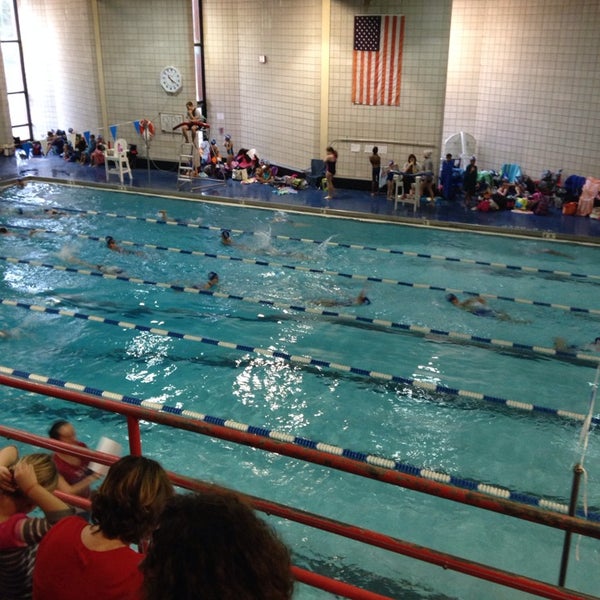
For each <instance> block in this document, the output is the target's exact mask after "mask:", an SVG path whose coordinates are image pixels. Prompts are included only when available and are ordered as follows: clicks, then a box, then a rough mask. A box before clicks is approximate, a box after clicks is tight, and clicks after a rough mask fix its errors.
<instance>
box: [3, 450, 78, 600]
mask: <svg viewBox="0 0 600 600" xmlns="http://www.w3.org/2000/svg"><path fill="white" fill-rule="evenodd" d="M18 456H19V455H18V451H17V448H16V447H15V446H6V447H5V448H2V449H1V450H0V598H10V599H11V600H18V599H20V598H31V575H32V572H33V563H34V559H35V553H36V550H37V547H38V543H39V542H40V540H41V539H42V538H43V537H44V535H46V533H47V532H48V531H49V530H50V528H51V527H52V525H53V524H54V523H56V522H57V521H59V520H60V519H61V518H63V517H66V516H68V515H71V514H72V513H73V510H72V509H71V508H70V507H69V506H67V505H66V504H65V503H64V502H63V501H62V500H60V499H59V498H57V497H56V496H54V494H53V493H52V491H53V490H55V489H56V486H57V484H58V472H57V470H56V467H55V465H54V463H53V462H52V458H51V456H50V455H49V454H42V453H37V454H29V455H27V456H24V457H23V458H21V459H20V460H18ZM36 507H39V508H41V509H42V510H43V511H44V514H45V516H44V517H35V518H34V517H29V516H27V513H29V512H31V511H32V510H33V509H34V508H36Z"/></svg>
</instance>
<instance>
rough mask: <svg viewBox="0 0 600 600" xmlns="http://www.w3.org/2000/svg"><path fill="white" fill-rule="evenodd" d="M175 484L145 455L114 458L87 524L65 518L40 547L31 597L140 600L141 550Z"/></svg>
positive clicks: (62, 599) (43, 599)
mask: <svg viewBox="0 0 600 600" xmlns="http://www.w3.org/2000/svg"><path fill="white" fill-rule="evenodd" d="M172 494H173V487H172V485H171V482H170V481H169V477H168V475H167V473H166V472H165V470H164V469H163V468H162V467H161V466H160V464H158V463H157V462H156V461H154V460H151V459H149V458H146V457H143V456H125V457H123V458H121V459H120V460H118V461H117V462H116V463H114V464H113V465H112V466H111V468H110V469H109V471H108V474H107V475H106V478H105V479H104V481H103V482H102V484H101V485H100V487H99V488H98V490H97V492H96V493H95V494H94V495H93V497H92V509H91V523H88V522H87V521H85V520H84V519H82V518H81V517H78V516H74V517H68V518H66V519H63V520H62V521H61V522H60V523H58V524H57V527H56V528H55V529H53V530H51V531H50V533H49V535H48V536H46V538H45V539H44V540H43V544H40V547H39V549H38V555H37V559H36V564H35V568H34V573H33V598H34V600H56V598H60V599H61V600H81V598H85V600H134V599H136V600H137V599H139V597H140V593H141V587H142V574H141V572H140V570H139V564H140V562H141V560H142V554H140V553H139V552H137V551H135V550H134V549H132V548H130V547H129V546H130V545H131V544H138V545H139V544H140V543H143V542H144V541H146V540H147V538H148V537H149V536H150V535H151V533H152V531H153V529H154V528H155V527H156V525H157V523H158V517H159V515H160V513H161V511H162V509H163V507H164V506H165V504H166V502H167V500H168V498H170V497H171V495H172Z"/></svg>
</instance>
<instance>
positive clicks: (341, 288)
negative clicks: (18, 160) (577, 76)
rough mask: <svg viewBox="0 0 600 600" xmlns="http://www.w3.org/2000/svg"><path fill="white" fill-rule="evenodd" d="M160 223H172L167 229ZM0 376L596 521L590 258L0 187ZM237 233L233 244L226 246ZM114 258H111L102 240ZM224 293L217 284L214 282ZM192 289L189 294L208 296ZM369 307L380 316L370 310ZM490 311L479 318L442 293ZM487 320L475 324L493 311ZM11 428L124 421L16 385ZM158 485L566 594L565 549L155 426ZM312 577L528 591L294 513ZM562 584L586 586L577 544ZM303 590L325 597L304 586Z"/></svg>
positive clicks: (482, 518) (431, 232)
mask: <svg viewBox="0 0 600 600" xmlns="http://www.w3.org/2000/svg"><path fill="white" fill-rule="evenodd" d="M161 211H166V214H165V213H162V212H161ZM0 225H1V226H4V227H6V228H7V233H5V234H3V235H0V273H1V275H2V276H1V279H0V330H2V332H3V335H2V337H0V348H1V349H2V353H1V356H2V359H1V360H0V365H1V366H2V367H6V368H7V369H9V370H10V369H16V370H19V371H23V372H27V373H36V374H41V375H44V376H48V377H52V378H55V379H57V380H61V381H69V382H78V383H81V384H83V385H89V386H93V387H96V388H101V389H103V390H109V391H113V392H118V393H119V394H123V395H129V396H133V397H136V398H142V399H146V400H152V401H153V402H155V403H160V404H164V405H167V406H173V407H178V408H185V409H187V410H191V411H197V412H200V413H203V414H207V415H212V416H215V417H218V418H223V419H231V420H234V421H237V422H241V423H246V424H250V425H253V426H256V427H260V428H266V429H269V430H277V431H281V432H285V433H288V434H291V435H293V436H301V437H304V438H307V439H309V440H314V441H320V442H324V443H327V444H331V445H334V446H339V447H341V448H345V449H350V450H353V451H355V452H358V453H365V454H368V455H377V456H380V457H384V458H387V459H390V460H392V461H398V462H400V463H402V464H405V465H411V466H414V467H416V468H417V469H428V470H431V471H434V472H439V473H440V474H444V475H447V476H450V477H452V478H455V479H457V480H461V481H466V482H481V483H485V484H489V485H491V486H498V487H500V488H503V489H505V490H507V493H509V494H512V495H514V496H515V497H517V496H518V495H519V494H522V495H523V496H524V497H527V498H539V499H543V501H544V502H547V503H548V504H552V503H556V505H558V506H565V505H566V504H567V503H568V499H569V494H570V488H571V481H572V473H573V466H574V465H575V464H576V463H577V462H581V461H582V460H583V461H584V466H585V468H586V481H585V485H584V486H583V489H582V494H583V493H585V497H586V501H587V506H588V509H589V512H590V518H595V519H600V477H599V475H598V459H599V457H600V445H599V444H598V441H597V431H596V428H595V427H594V428H592V430H591V431H590V434H589V436H588V437H586V445H585V447H584V444H583V443H582V441H581V439H580V436H581V432H582V428H583V418H584V417H585V416H586V415H588V413H589V412H590V411H592V413H593V415H594V423H595V422H596V420H595V419H596V416H597V410H596V409H595V406H594V401H595V386H594V382H595V379H596V375H597V366H598V362H599V361H600V349H598V350H597V349H596V348H595V346H594V340H595V338H596V337H600V305H599V304H598V302H597V298H598V291H599V289H600V288H599V286H600V268H599V266H598V264H599V260H598V259H599V256H600V250H599V249H598V248H597V247H596V246H593V245H585V244H576V243H562V242H559V241H556V240H544V239H539V238H538V239H531V238H526V237H516V236H515V237H512V236H508V235H502V236H501V235H495V234H483V233H476V232H460V231H456V230H452V231H450V230H443V229H436V228H432V227H423V226H410V225H403V224H398V223H373V222H367V221H366V220H361V221H359V220H357V219H342V218H333V217H323V216H317V215H313V214H304V213H302V212H277V211H273V210H267V209H258V208H248V207H244V206H234V205H231V204H220V203H212V202H198V201H194V202H192V201H187V200H183V199H178V198H174V197H169V198H167V197H159V196H152V195H147V194H134V193H127V192H116V191H114V190H103V189H101V188H92V187H89V188H88V187H80V186H73V185H70V186H67V185H58V184H50V183H46V182H41V181H40V182H33V183H29V184H28V185H27V186H26V187H24V188H22V189H21V188H18V187H16V186H14V187H13V186H11V187H7V188H5V189H4V190H2V193H1V194H0ZM223 230H227V231H228V232H230V239H231V240H232V242H233V243H232V244H231V245H224V244H223V243H222V241H221V237H222V231H223ZM107 236H110V237H112V238H114V240H115V242H116V244H117V246H118V247H119V248H120V249H121V251H111V250H110V249H109V248H108V247H107V243H106V237H107ZM210 272H216V273H218V275H219V283H218V285H217V286H215V287H211V288H209V289H206V288H205V282H206V281H207V278H208V274H209V273H210ZM194 286H196V287H194ZM360 294H363V295H366V296H367V297H368V299H369V301H370V303H363V304H356V303H355V299H356V298H358V297H359V295H360ZM449 294H454V295H455V296H456V297H457V298H458V299H459V300H461V301H462V300H465V299H467V298H472V297H474V296H475V295H477V294H481V295H482V296H484V298H485V300H486V301H487V305H486V306H487V307H488V309H489V311H491V312H486V313H485V314H474V313H472V312H470V311H468V310H462V309H461V308H459V307H457V306H454V305H453V304H452V303H450V302H449V301H448V300H447V296H448V295H449ZM482 310H483V309H482ZM2 397H3V398H2V404H1V405H0V419H1V421H2V423H3V424H5V425H8V426H13V427H19V426H22V427H25V428H28V429H30V430H31V431H34V432H35V433H38V434H40V435H45V434H46V432H47V429H48V427H49V425H50V424H51V422H52V421H54V420H55V419H58V418H62V419H68V420H70V421H73V422H74V423H75V424H76V428H77V431H78V434H79V437H80V439H82V440H83V441H85V442H86V443H88V444H89V445H90V446H93V447H94V446H95V445H96V443H97V441H98V439H99V438H100V436H102V435H107V436H109V437H111V438H113V439H116V440H117V441H119V442H120V443H121V444H122V445H123V446H124V447H127V439H126V436H127V427H126V423H125V421H124V420H123V419H122V418H121V417H119V416H117V415H107V414H101V413H99V412H98V411H93V410H90V409H86V408H85V407H83V406H76V405H74V404H69V403H66V402H61V401H57V400H50V399H47V398H42V397H38V396H34V395H31V394H26V393H23V392H20V391H18V390H16V389H11V388H4V389H2ZM142 430H143V438H142V443H143V449H144V452H145V454H147V455H149V456H151V457H153V458H156V459H157V460H160V461H161V462H162V464H163V465H164V466H165V467H166V468H167V469H172V470H176V471H178V472H180V473H183V474H185V475H189V476H191V477H197V478H200V479H203V480H207V481H213V482H216V483H220V484H223V485H227V486H229V487H232V488H234V489H237V490H240V491H242V492H245V493H248V494H253V495H257V496H264V497H268V498H270V499H272V500H275V501H278V502H283V503H287V504H290V505H292V506H294V507H296V508H300V509H303V510H306V511H312V512H317V513H320V514H323V515H325V516H328V517H331V518H334V519H339V520H341V521H344V522H348V523H352V524H355V525H358V526H360V527H366V528H369V529H373V530H375V531H379V532H382V533H386V534H388V535H391V536H395V537H398V538H401V539H404V540H407V541H409V542H413V543H415V544H421V545H425V546H431V547H432V548H435V549H436V550H439V551H441V552H448V553H452V554H457V555H459V556H462V557H464V558H467V559H470V560H473V561H477V562H481V563H485V564H489V565H493V566H496V567H498V568H501V569H505V570H508V571H514V572H517V573H520V574H523V575H526V576H528V577H532V578H536V579H540V580H544V581H548V582H551V583H556V581H557V578H558V571H559V566H560V558H561V550H562V542H563V537H564V534H563V533H562V532H560V531H559V530H551V529H548V528H545V527H541V526H539V525H535V524H531V523H527V522H523V521H517V520H516V519H509V518H506V517H502V516H500V515H495V514H492V513H485V512H484V511H480V510H476V509H474V508H471V507H469V506H465V505H461V504H455V503H451V502H447V501H443V500H441V499H438V498H435V497H432V496H427V495H424V494H419V493H416V492H412V491H410V490H405V489H401V488H397V487H394V486H390V485H385V484H383V483H379V482H376V481H371V480H363V479H358V478H357V477H355V476H351V475H348V474H345V473H340V472H337V471H334V470H328V469H325V468H321V467H318V466H316V465H312V464H308V463H301V462H295V461H292V460H290V459H287V458H285V457H282V456H278V455H273V454H268V453H264V452H260V451H258V450H255V449H252V448H247V447H241V446H235V445H234V444H232V443H227V442H223V441H218V440H214V439H210V438H205V437H203V436H198V435H193V434H191V433H186V432H183V431H179V430H174V429H170V428H167V427H161V426H158V425H154V424H150V423H146V424H144V425H142ZM276 525H277V527H278V529H279V530H280V531H281V532H282V535H283V536H284V538H285V539H286V540H287V541H288V542H289V544H290V546H291V547H292V548H293V550H294V560H295V562H296V564H298V565H299V566H304V567H306V568H309V569H313V570H315V571H318V572H319V573H322V574H326V575H330V576H343V577H344V579H345V580H346V581H348V582H351V583H353V584H355V585H359V586H364V587H368V588H369V589H371V590H373V591H377V592H379V593H382V594H386V595H389V596H390V597H402V598H410V599H413V598H414V599H419V598H438V599H442V598H457V599H458V598H460V599H461V600H480V599H481V598H483V597H485V598H498V599H500V598H502V599H507V598H509V599H513V598H514V599H521V598H528V597H530V596H528V595H526V594H524V593H520V592H516V591H512V590H509V589H507V588H502V587H497V586H493V585H491V584H486V583H485V582H481V581H477V580H474V579H471V578H469V577H467V576H464V575H461V574H459V573H454V572H452V571H448V570H442V569H440V568H439V567H435V566H432V565H428V564H425V563H419V562H417V561H414V560H411V559H408V558H404V557H401V556H396V555H391V554H389V553H385V552H384V551H380V550H376V549H373V550H369V551H368V552H365V549H364V547H363V546H361V545H360V544H358V543H355V542H352V541H348V540H344V539H343V538H336V537H334V536H326V535H325V534H321V533H320V532H318V531H315V530H312V529H309V528H304V527H302V526H300V525H297V524H294V523H289V522H286V521H277V523H276ZM577 544H578V559H575V555H574V554H575V553H573V556H572V559H571V562H570V564H569V573H568V578H567V587H569V588H573V589H576V590H579V591H581V592H585V593H588V594H596V593H597V591H598V590H599V589H600V569H598V563H599V560H600V553H599V547H598V543H597V541H595V540H591V539H582V540H577ZM297 597H298V598H306V599H308V598H325V597H329V596H327V595H326V594H324V593H319V592H318V591H316V590H312V589H308V588H304V587H301V589H299V591H298V594H297Z"/></svg>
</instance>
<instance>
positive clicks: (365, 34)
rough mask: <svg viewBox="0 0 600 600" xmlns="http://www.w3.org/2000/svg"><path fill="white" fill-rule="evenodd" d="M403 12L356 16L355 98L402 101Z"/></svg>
mask: <svg viewBox="0 0 600 600" xmlns="http://www.w3.org/2000/svg"><path fill="white" fill-rule="evenodd" d="M403 40H404V17H403V16H400V17H399V16H389V15H384V16H381V15H377V16H355V17H354V56H353V62H352V102H353V103H354V104H367V105H370V106H376V105H383V106H399V105H400V75H401V72H402V44H403Z"/></svg>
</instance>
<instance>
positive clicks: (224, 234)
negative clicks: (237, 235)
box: [221, 229, 231, 240]
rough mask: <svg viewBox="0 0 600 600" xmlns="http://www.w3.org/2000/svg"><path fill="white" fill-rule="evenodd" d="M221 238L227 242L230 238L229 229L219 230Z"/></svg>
mask: <svg viewBox="0 0 600 600" xmlns="http://www.w3.org/2000/svg"><path fill="white" fill-rule="evenodd" d="M221 237H224V238H225V239H226V240H228V239H229V238H230V237H231V231H229V229H221Z"/></svg>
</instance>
